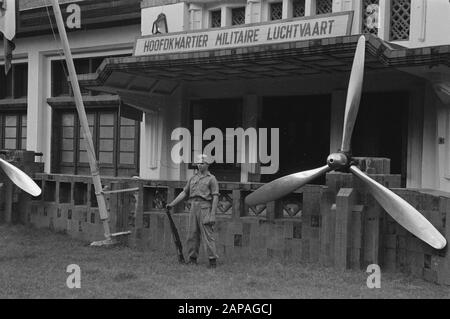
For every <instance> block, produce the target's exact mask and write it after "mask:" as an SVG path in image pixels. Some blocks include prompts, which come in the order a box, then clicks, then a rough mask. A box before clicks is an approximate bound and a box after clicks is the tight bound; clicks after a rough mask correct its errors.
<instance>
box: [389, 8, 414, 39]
mask: <svg viewBox="0 0 450 319" xmlns="http://www.w3.org/2000/svg"><path fill="white" fill-rule="evenodd" d="M410 24H411V0H391V32H390V39H391V41H396V40H409V28H410Z"/></svg>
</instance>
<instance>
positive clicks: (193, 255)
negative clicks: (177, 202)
mask: <svg viewBox="0 0 450 319" xmlns="http://www.w3.org/2000/svg"><path fill="white" fill-rule="evenodd" d="M183 190H184V192H185V193H186V194H187V196H188V197H189V201H190V203H191V209H190V213H189V232H188V239H187V249H188V257H189V259H190V260H192V259H194V260H196V259H197V257H198V253H199V248H200V240H202V241H203V245H204V246H205V250H206V253H207V255H208V258H209V259H210V260H211V259H217V258H218V256H217V252H216V243H215V239H214V226H213V225H211V224H208V222H209V221H210V218H211V205H212V200H213V195H219V183H217V180H216V178H215V176H214V175H212V174H211V173H210V172H207V173H206V174H205V175H203V174H201V173H197V174H195V175H194V176H193V177H191V179H190V180H189V181H188V182H187V184H186V186H185V187H184V189H183ZM205 223H206V225H205Z"/></svg>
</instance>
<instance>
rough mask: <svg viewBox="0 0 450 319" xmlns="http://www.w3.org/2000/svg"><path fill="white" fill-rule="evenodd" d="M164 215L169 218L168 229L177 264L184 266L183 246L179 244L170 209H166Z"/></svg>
mask: <svg viewBox="0 0 450 319" xmlns="http://www.w3.org/2000/svg"><path fill="white" fill-rule="evenodd" d="M166 214H167V217H168V218H169V223H170V229H171V231H172V236H173V241H174V243H175V247H176V248H177V253H178V262H180V263H182V264H184V263H186V261H185V260H184V255H183V246H182V244H181V240H180V235H179V234H178V229H177V227H176V226H175V223H174V222H173V219H172V215H171V214H170V209H168V208H166Z"/></svg>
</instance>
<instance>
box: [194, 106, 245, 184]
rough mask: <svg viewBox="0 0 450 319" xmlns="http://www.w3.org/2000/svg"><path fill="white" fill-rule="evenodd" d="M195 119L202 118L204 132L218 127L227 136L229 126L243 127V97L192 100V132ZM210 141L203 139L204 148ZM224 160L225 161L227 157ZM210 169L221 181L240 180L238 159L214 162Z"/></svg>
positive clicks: (225, 144) (224, 147) (225, 147)
mask: <svg viewBox="0 0 450 319" xmlns="http://www.w3.org/2000/svg"><path fill="white" fill-rule="evenodd" d="M194 120H202V126H203V132H204V131H205V130H206V129H208V128H210V127H216V128H218V129H220V130H221V131H222V132H223V134H224V137H225V132H226V129H227V128H237V127H242V99H241V98H228V99H202V100H192V101H191V108H190V115H189V127H190V129H191V132H193V128H194ZM192 138H194V136H192ZM193 143H194V141H193V140H192V145H193ZM208 143H210V141H203V148H204V147H205V146H206V145H207V144H208ZM223 143H224V144H223V150H224V152H225V150H226V149H227V142H226V139H225V138H224V141H223ZM235 145H236V144H235ZM235 156H236V151H235ZM223 160H224V161H225V159H223ZM189 168H191V169H194V168H195V166H194V165H189ZM210 169H211V172H212V173H213V174H214V175H215V176H216V178H217V179H218V180H219V181H224V182H239V181H240V178H241V166H240V164H238V163H237V161H235V163H213V164H212V165H211V167H210Z"/></svg>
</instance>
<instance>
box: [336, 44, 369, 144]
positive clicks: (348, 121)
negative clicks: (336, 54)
mask: <svg viewBox="0 0 450 319" xmlns="http://www.w3.org/2000/svg"><path fill="white" fill-rule="evenodd" d="M365 53H366V38H365V37H364V36H361V37H360V38H359V40H358V45H357V46H356V52H355V58H354V59H353V66H352V73H351V74H350V81H349V84H348V91H347V101H346V104H345V117H344V129H343V132H342V144H341V151H343V152H349V151H350V142H351V139H352V133H353V128H354V126H355V121H356V117H357V115H358V109H359V101H360V100H361V91H362V86H363V78H364V59H365Z"/></svg>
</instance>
